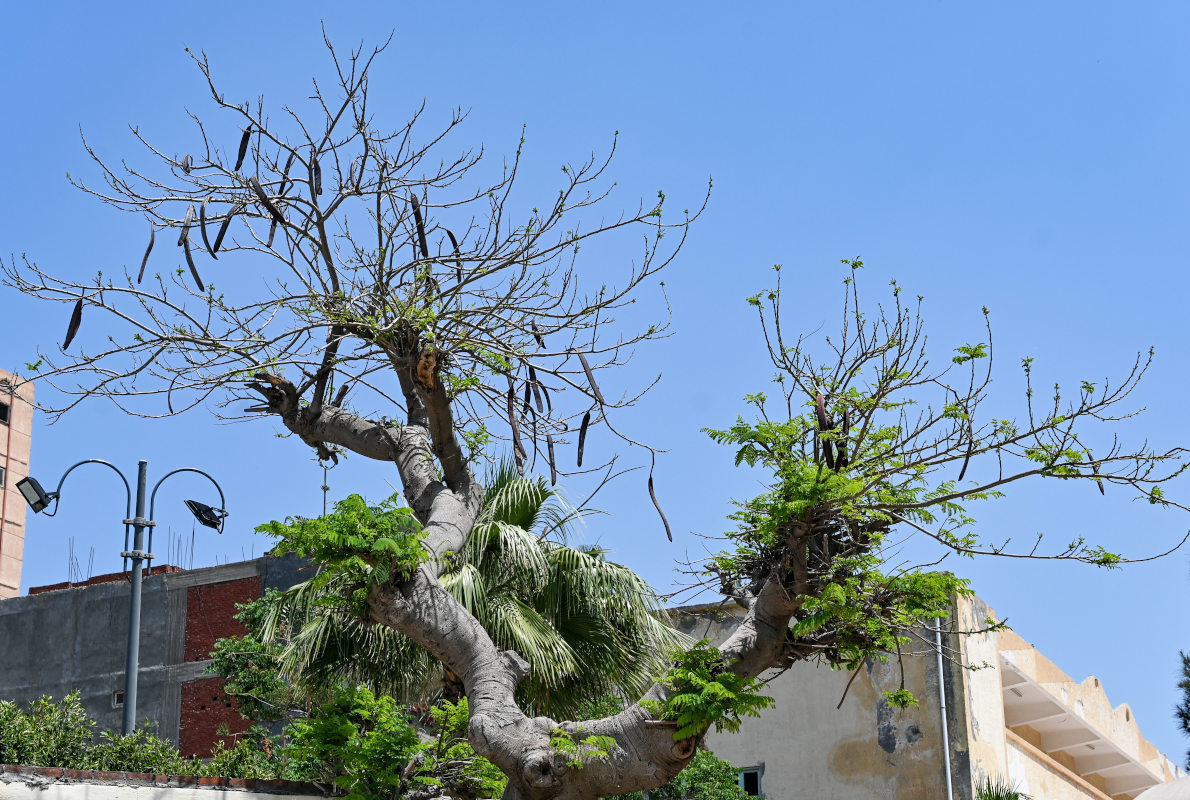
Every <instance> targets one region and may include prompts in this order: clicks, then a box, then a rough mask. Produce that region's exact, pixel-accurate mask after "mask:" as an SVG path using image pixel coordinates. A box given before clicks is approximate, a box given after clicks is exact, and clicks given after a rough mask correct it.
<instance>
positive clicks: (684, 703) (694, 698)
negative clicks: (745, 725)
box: [641, 639, 773, 741]
mask: <svg viewBox="0 0 1190 800" xmlns="http://www.w3.org/2000/svg"><path fill="white" fill-rule="evenodd" d="M674 661H675V664H674V666H673V667H671V668H670V669H669V670H668V671H666V673H665V674H664V675H663V676H661V677H660V678H659V680H660V682H661V683H663V684H664V685H665V686H666V687H667V688H668V689H669V690H670V694H669V696H668V697H667V698H666V699H665V701H664V702H661V701H658V700H643V701H641V705H642V706H643V707H644V708H645V709H646V710H648V711H650V712H651V713H653V714H656V715H657V716H659V717H660V718H661V719H663V720H672V721H673V722H675V723H676V724H677V729H676V730H675V731H674V734H673V738H674V740H675V741H680V740H682V739H689V738H690V737H692V736H700V735H702V733H703V732H704V731H706V729H707V728H709V727H710V726H711V725H714V726H715V730H720V731H721V730H726V731H730V732H732V733H735V732H736V731H738V730H739V729H740V724H741V723H742V722H743V719H742V718H743V717H746V716H747V717H757V716H760V711H761V710H762V709H765V708H772V706H773V699H772V698H771V697H766V696H764V695H762V694H760V693H759V691H758V689H759V687H760V685H761V684H760V682H759V681H758V680H757V679H755V678H744V677H741V676H739V675H736V674H735V673H734V672H732V671H730V670H729V669H728V668H727V664H726V662H725V660H724V658H723V656H722V654H721V653H720V652H719V651H718V650H717V649H716V648H714V647H712V646H711V643H710V640H709V639H703V640H702V641H700V642H698V643H696V644H695V645H694V646H693V647H691V648H690V649H688V650H684V651H679V652H677V653H675V654H674Z"/></svg>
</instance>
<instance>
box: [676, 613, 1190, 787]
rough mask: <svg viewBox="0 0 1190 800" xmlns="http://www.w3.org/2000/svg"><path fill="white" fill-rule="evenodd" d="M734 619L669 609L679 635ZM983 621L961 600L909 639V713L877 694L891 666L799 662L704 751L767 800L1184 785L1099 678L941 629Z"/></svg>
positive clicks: (1011, 645) (999, 639)
mask: <svg viewBox="0 0 1190 800" xmlns="http://www.w3.org/2000/svg"><path fill="white" fill-rule="evenodd" d="M736 613H738V612H737V611H736V610H734V609H731V608H726V607H720V606H718V605H707V606H692V607H688V608H684V609H676V610H672V611H671V614H672V615H673V619H674V621H675V624H677V626H678V627H679V628H681V629H682V630H683V631H685V632H686V633H688V634H690V635H692V636H695V637H697V638H710V639H711V640H712V641H722V640H723V639H724V638H725V637H726V635H727V633H728V632H730V630H731V629H732V628H733V627H734V619H733V617H734V615H735V614H736ZM989 617H994V613H993V612H992V610H991V609H990V608H988V606H987V605H986V604H984V602H983V601H982V600H980V599H978V598H974V597H973V598H969V599H960V600H958V601H957V603H956V607H955V610H954V613H953V614H952V617H951V619H950V620H943V625H942V628H943V632H939V633H935V631H933V630H920V631H914V632H912V639H913V644H912V646H911V649H913V650H914V651H915V652H916V653H917V654H916V655H914V656H912V657H905V658H904V659H902V663H903V668H904V682H905V687H906V688H907V689H909V690H910V691H912V692H913V693H914V695H915V696H916V697H917V698H918V701H919V705H918V706H917V707H915V708H908V709H904V710H898V709H894V708H891V707H889V705H888V704H887V703H886V702H885V701H884V699H883V692H885V691H892V690H895V689H897V688H898V687H899V686H900V685H901V680H902V667H901V665H900V664H898V663H897V659H896V658H891V659H889V660H888V661H883V662H875V663H872V662H869V663H867V664H865V665H864V666H863V667H861V669H860V670H859V672H858V673H856V674H855V676H854V680H851V679H852V675H851V674H850V673H848V672H845V671H839V670H832V669H830V668H828V667H825V666H816V665H814V664H799V665H797V666H795V667H794V668H793V669H790V670H789V671H787V672H785V673H783V674H781V675H777V676H775V677H773V676H766V677H770V678H771V681H770V682H769V684H768V687H767V688H768V693H769V694H770V695H771V696H772V697H773V698H774V699H775V700H776V705H775V707H774V708H773V709H771V710H768V711H765V712H764V713H763V714H762V715H761V717H760V718H758V719H749V720H747V721H746V722H745V723H744V725H743V727H742V728H741V730H740V733H738V734H721V733H715V732H712V733H711V734H710V735H709V736H708V737H707V745H708V747H709V748H710V749H711V750H712V751H713V752H714V753H715V754H716V755H718V756H719V757H720V758H724V759H726V760H727V761H730V762H731V763H732V764H735V765H736V766H738V767H740V768H742V769H743V773H742V777H741V780H742V782H743V785H744V786H745V787H746V788H747V789H748V790H749V792H750V793H755V794H759V795H761V796H763V797H766V798H768V799H769V800H801V799H802V798H815V800H831V799H832V798H838V800H975V798H976V796H977V794H976V792H977V787H978V786H979V784H980V783H982V782H983V781H984V780H985V779H986V778H991V779H993V780H996V779H1003V778H1007V779H1008V780H1010V781H1012V782H1013V783H1015V785H1016V787H1017V788H1018V789H1020V790H1022V791H1024V792H1026V793H1028V794H1030V795H1032V796H1033V797H1034V798H1036V799H1037V800H1075V799H1076V798H1077V799H1078V800H1088V799H1089V800H1134V798H1136V797H1137V796H1138V795H1140V794H1141V793H1142V792H1143V791H1145V790H1147V789H1149V788H1151V787H1153V786H1157V785H1159V784H1161V783H1164V782H1166V781H1170V780H1174V779H1176V778H1181V777H1185V773H1184V772H1182V771H1181V770H1180V769H1179V768H1178V766H1177V765H1176V764H1175V763H1174V762H1173V761H1171V760H1170V759H1169V758H1167V757H1165V756H1164V755H1162V754H1161V753H1159V752H1158V751H1157V749H1156V748H1155V747H1154V746H1153V745H1152V744H1150V743H1149V742H1148V741H1147V740H1146V739H1145V738H1144V736H1143V735H1142V734H1141V732H1140V730H1139V728H1138V726H1137V722H1136V719H1135V718H1134V717H1133V715H1132V712H1131V709H1129V707H1128V705H1127V704H1121V705H1117V706H1114V707H1113V706H1112V705H1111V703H1110V702H1109V700H1108V697H1107V694H1106V693H1105V691H1104V689H1103V687H1102V686H1100V685H1099V681H1098V679H1096V678H1094V677H1090V678H1087V679H1085V680H1083V681H1075V680H1074V679H1072V678H1071V677H1070V676H1069V675H1067V674H1066V673H1064V672H1063V671H1062V670H1061V669H1059V668H1058V667H1057V666H1056V665H1055V664H1053V663H1052V662H1051V661H1050V660H1049V659H1047V658H1046V657H1045V656H1044V655H1042V654H1041V653H1040V652H1038V650H1037V649H1036V648H1034V647H1033V646H1032V645H1030V644H1029V643H1028V642H1026V641H1024V640H1023V639H1022V638H1021V637H1020V636H1018V635H1017V634H1015V633H1013V632H1012V631H1009V630H1002V631H998V632H988V633H982V634H974V635H971V636H959V635H956V634H953V633H946V632H945V631H950V630H978V629H980V628H983V627H984V621H985V620H986V619H988V618H989ZM936 644H940V645H941V650H942V653H943V654H944V655H945V657H943V658H939V655H938V651H937V649H936V647H935V645H936ZM964 665H965V666H964ZM971 667H975V668H974V669H972V668H971ZM849 681H850V688H848V683H849ZM1124 690H1126V687H1121V689H1119V690H1118V691H1124ZM844 694H846V697H845V698H844Z"/></svg>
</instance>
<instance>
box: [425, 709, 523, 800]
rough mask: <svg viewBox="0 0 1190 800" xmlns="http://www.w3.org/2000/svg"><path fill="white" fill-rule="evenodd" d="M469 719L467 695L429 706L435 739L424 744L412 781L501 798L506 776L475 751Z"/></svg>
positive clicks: (477, 795)
mask: <svg viewBox="0 0 1190 800" xmlns="http://www.w3.org/2000/svg"><path fill="white" fill-rule="evenodd" d="M470 719H471V714H470V710H469V708H468V705H467V698H466V697H464V698H461V699H460V700H459V702H458V703H451V702H450V701H443V702H442V703H440V704H438V705H437V706H435V707H434V708H431V709H430V720H431V723H432V725H433V727H434V729H435V730H436V731H437V736H436V737H435V739H434V741H432V742H429V743H427V744H425V745H423V748H422V751H421V757H422V758H423V759H424V760H423V762H422V764H421V766H420V767H419V768H418V769H417V771H416V772H415V773H414V774H413V776H412V778H411V783H415V784H421V785H428V786H441V787H445V788H448V789H449V790H450V791H451V792H453V793H454V794H455V795H456V796H460V795H461V796H465V797H500V796H501V795H502V794H504V788H505V785H506V784H507V782H508V779H507V778H506V777H505V776H504V773H503V772H501V771H500V770H499V768H497V767H496V765H495V764H493V763H492V762H490V761H488V760H487V759H486V758H484V757H483V756H481V755H479V754H478V753H476V752H475V748H473V747H472V746H471V743H470V742H468V741H467V723H468V722H469V721H470Z"/></svg>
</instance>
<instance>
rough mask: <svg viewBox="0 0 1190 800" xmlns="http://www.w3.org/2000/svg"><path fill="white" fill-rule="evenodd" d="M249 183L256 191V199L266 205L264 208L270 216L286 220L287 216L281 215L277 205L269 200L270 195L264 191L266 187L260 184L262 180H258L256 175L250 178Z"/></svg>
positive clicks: (277, 219) (281, 220)
mask: <svg viewBox="0 0 1190 800" xmlns="http://www.w3.org/2000/svg"><path fill="white" fill-rule="evenodd" d="M248 185H249V186H251V187H252V191H254V192H256V199H257V200H259V201H260V204H261V205H262V206H264V210H265V211H267V212H269V216H271V217H272V218H273V219H275V220H276V221H277V222H285V217H283V216H281V212H280V211H278V210H277V207H276V206H275V205H273V202H272V201H271V200H269V196H268V195H267V194H265V193H264V188H263V187H262V186H261V185H260V181H258V180H256V176H255V175H254V176H252V177H251V178H249V179H248Z"/></svg>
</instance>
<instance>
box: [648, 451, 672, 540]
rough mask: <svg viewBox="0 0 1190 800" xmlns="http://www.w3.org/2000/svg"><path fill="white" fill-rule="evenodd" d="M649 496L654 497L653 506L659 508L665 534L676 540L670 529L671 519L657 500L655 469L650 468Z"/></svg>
mask: <svg viewBox="0 0 1190 800" xmlns="http://www.w3.org/2000/svg"><path fill="white" fill-rule="evenodd" d="M649 497H651V498H653V508H655V509H657V513H658V514H659V515H660V516H661V524H662V525H664V526H665V535H666V536H668V537H669V540H670V541H671V542H672V541H673V540H674V534H673V531H671V530H670V529H669V520H667V519H666V518H665V512H664V511H662V510H661V504H660V503H658V502H657V493H656V492H655V491H653V469H652V467H650V468H649Z"/></svg>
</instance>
